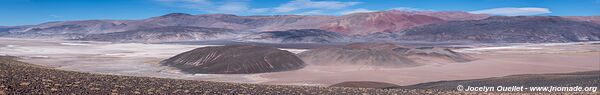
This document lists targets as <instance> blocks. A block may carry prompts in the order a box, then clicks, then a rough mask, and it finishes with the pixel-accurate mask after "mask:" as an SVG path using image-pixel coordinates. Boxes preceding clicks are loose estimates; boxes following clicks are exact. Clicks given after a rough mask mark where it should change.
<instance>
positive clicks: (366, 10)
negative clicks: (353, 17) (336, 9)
mask: <svg viewBox="0 0 600 95" xmlns="http://www.w3.org/2000/svg"><path fill="white" fill-rule="evenodd" d="M365 12H374V10H369V9H363V8H358V9H354V10H348V11H342V12H341V14H343V15H347V14H353V13H365Z"/></svg>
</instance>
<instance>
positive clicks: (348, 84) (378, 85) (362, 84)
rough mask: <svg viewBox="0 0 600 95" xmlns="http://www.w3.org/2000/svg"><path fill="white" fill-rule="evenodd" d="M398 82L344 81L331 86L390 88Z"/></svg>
mask: <svg viewBox="0 0 600 95" xmlns="http://www.w3.org/2000/svg"><path fill="white" fill-rule="evenodd" d="M397 86H398V85H396V84H391V83H385V82H373V81H347V82H342V83H337V84H333V85H331V86H329V87H353V88H388V87H397Z"/></svg>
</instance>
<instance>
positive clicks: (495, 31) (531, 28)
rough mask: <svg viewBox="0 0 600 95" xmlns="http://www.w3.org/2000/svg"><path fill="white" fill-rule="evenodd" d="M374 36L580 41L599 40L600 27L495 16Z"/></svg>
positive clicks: (559, 20)
mask: <svg viewBox="0 0 600 95" xmlns="http://www.w3.org/2000/svg"><path fill="white" fill-rule="evenodd" d="M370 36H371V37H373V38H375V37H379V38H391V39H395V40H410V41H432V42H445V41H470V42H578V41H597V40H600V25H599V24H594V23H590V22H582V21H574V20H570V19H566V18H562V17H552V16H516V17H503V16H495V17H489V18H487V19H483V20H470V21H455V22H447V23H438V24H431V25H425V26H421V27H415V28H411V29H408V30H405V31H402V32H396V33H378V34H373V35H370Z"/></svg>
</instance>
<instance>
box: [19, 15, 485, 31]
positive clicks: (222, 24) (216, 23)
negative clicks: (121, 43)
mask: <svg viewBox="0 0 600 95" xmlns="http://www.w3.org/2000/svg"><path fill="white" fill-rule="evenodd" d="M444 14H461V13H456V12H440V13H437V12H427V13H425V12H424V13H407V12H406V13H402V12H400V11H381V12H372V13H359V14H350V15H345V16H302V15H273V16H236V15H229V14H204V15H190V14H184V13H171V14H166V15H163V16H158V17H152V18H148V19H142V20H83V21H60V22H48V23H42V24H38V25H31V26H27V27H19V28H15V29H10V31H9V32H11V33H29V34H32V33H38V34H69V33H71V34H82V35H85V34H100V33H112V32H122V31H128V30H139V29H148V28H157V27H165V26H193V27H207V28H226V29H233V30H237V31H284V30H290V29H324V30H329V31H334V32H341V33H345V34H350V35H353V34H368V33H372V32H382V31H394V30H401V29H405V28H408V27H413V26H418V25H423V24H430V23H437V22H443V21H444V20H442V19H446V20H460V19H448V18H452V17H454V16H456V17H454V18H465V17H470V16H468V15H476V14H464V13H462V14H461V15H444ZM428 15H431V16H428ZM449 16H450V17H449ZM477 16H478V15H477ZM436 17H440V18H442V19H439V18H436ZM380 28H381V29H380ZM356 29H358V30H356Z"/></svg>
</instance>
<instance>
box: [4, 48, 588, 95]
mask: <svg viewBox="0 0 600 95" xmlns="http://www.w3.org/2000/svg"><path fill="white" fill-rule="evenodd" d="M198 47H204V46H202V45H165V44H139V43H106V42H85V41H55V40H24V39H3V38H0V55H14V56H20V57H23V58H24V59H22V61H25V62H29V63H34V64H39V65H44V66H49V67H55V68H58V69H63V70H71V71H80V72H91V73H103V74H116V75H129V76H150V77H163V78H175V79H192V80H209V81H222V82H242V83H261V84H284V85H315V86H328V85H331V84H335V83H339V82H343V81H380V82H390V83H395V84H399V85H410V84H417V83H423V82H432V81H440V80H459V79H476V78H487V77H499V76H506V75H514V74H539V73H566V72H574V71H590V70H600V50H599V49H600V44H589V43H587V44H586V43H583V44H582V43H558V44H523V45H510V46H502V47H481V48H467V49H460V50H457V51H459V52H464V53H468V54H470V55H471V56H474V57H476V58H479V59H478V60H476V61H472V62H467V63H439V64H429V65H424V66H419V67H410V68H380V67H365V66H312V65H309V66H307V67H306V68H304V69H301V70H296V71H287V72H276V73H264V74H233V75H220V74H182V73H180V72H178V71H177V70H173V69H172V68H169V67H162V66H159V65H158V64H157V63H158V62H159V61H160V60H163V59H166V58H168V57H171V56H174V55H176V54H179V53H181V52H185V51H188V50H191V49H194V48H198ZM284 50H289V51H291V52H294V53H299V52H302V51H305V50H304V49H284Z"/></svg>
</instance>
